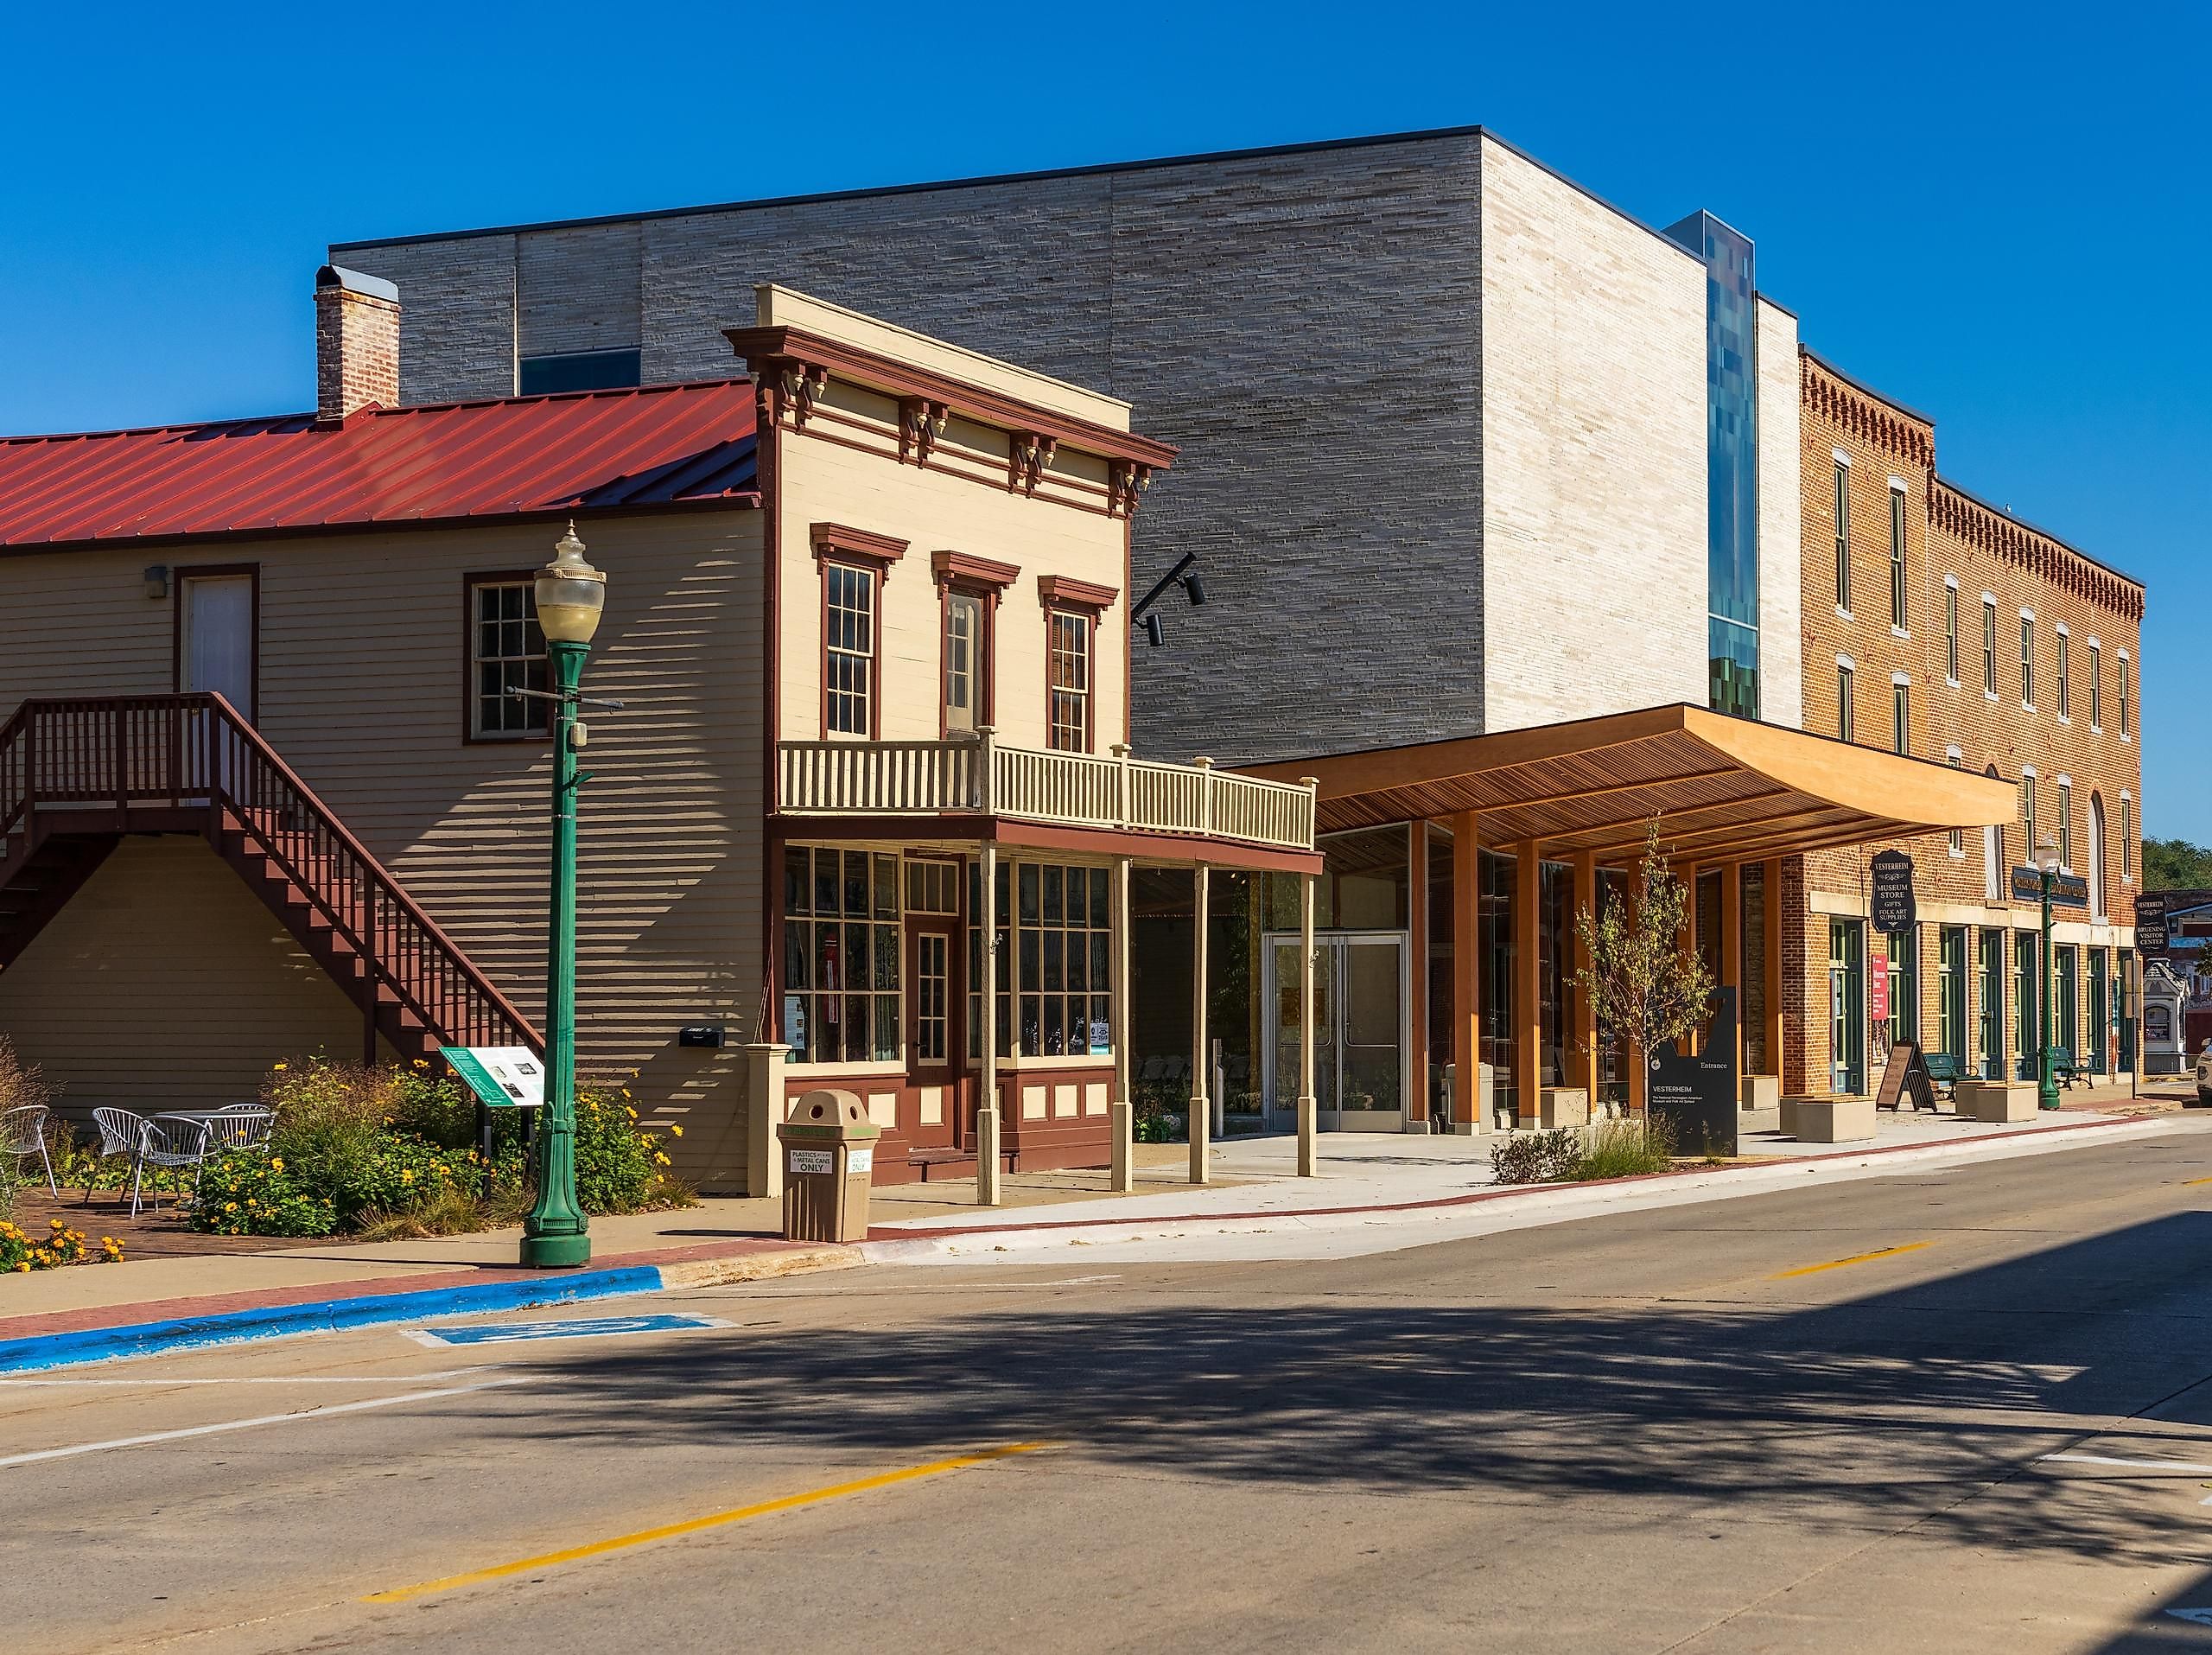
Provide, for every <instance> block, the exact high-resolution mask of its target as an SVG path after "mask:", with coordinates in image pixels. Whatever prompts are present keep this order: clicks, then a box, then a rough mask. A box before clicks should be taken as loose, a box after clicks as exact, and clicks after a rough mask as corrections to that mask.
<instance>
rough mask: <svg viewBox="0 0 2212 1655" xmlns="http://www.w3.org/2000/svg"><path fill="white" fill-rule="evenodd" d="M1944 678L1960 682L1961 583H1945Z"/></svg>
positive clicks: (1954, 682)
mask: <svg viewBox="0 0 2212 1655" xmlns="http://www.w3.org/2000/svg"><path fill="white" fill-rule="evenodd" d="M1943 676H1944V678H1947V679H1948V680H1949V681H1950V682H1951V683H1953V684H1956V683H1958V681H1959V583H1958V582H1956V581H1955V580H1952V581H1946V582H1944V583H1943Z"/></svg>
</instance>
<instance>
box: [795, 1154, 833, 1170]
mask: <svg viewBox="0 0 2212 1655" xmlns="http://www.w3.org/2000/svg"><path fill="white" fill-rule="evenodd" d="M791 1170H792V1171H793V1172H835V1171H836V1170H837V1152H836V1150H835V1149H794V1150H792V1151H791Z"/></svg>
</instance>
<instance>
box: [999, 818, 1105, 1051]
mask: <svg viewBox="0 0 2212 1655" xmlns="http://www.w3.org/2000/svg"><path fill="white" fill-rule="evenodd" d="M1111 880H1112V875H1111V874H1110V873H1109V870H1108V869H1103V868H1077V867H1069V866H1066V865H1064V864H1062V863H1036V862H1022V863H1007V862H1001V863H999V868H998V890H997V907H998V921H999V924H998V933H999V944H998V949H999V962H998V964H999V970H998V992H997V994H996V996H995V999H996V1001H997V1017H996V1022H997V1035H998V1046H999V1055H1000V1056H1001V1057H1009V1056H1013V1055H1014V1054H1015V1052H1016V1049H1017V1048H1016V1047H1015V1044H1014V1041H1015V1038H1016V1036H1017V1034H1018V1036H1019V1041H1020V1045H1019V1048H1018V1050H1019V1054H1020V1056H1023V1057H1103V1056H1104V1055H1105V1054H1106V1053H1107V1052H1108V1051H1109V1049H1110V1047H1111V1045H1112V1040H1113V1034H1112V1029H1113V1000H1112V996H1111V994H1110V991H1109V984H1110V983H1111V980H1112V979H1111V976H1110V973H1109V963H1108V962H1109V958H1110V957H1111V950H1112V928H1111V924H1112V922H1111V920H1110V918H1109V915H1110V913H1111V911H1112V903H1111V897H1110V891H1111ZM968 884H969V909H968V911H969V916H970V918H969V926H968V980H969V983H976V984H980V983H982V975H983V960H982V954H983V933H982V927H981V926H979V925H977V924H976V922H975V920H976V916H978V915H980V914H981V913H982V874H981V871H980V868H979V866H978V865H975V864H971V865H970V867H969V872H968ZM981 1023H982V995H981V993H980V992H975V991H971V992H970V994H969V997H968V1033H969V1050H971V1051H977V1052H980V1051H981V1050H982V1034H981Z"/></svg>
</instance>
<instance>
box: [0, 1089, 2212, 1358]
mask: <svg viewBox="0 0 2212 1655" xmlns="http://www.w3.org/2000/svg"><path fill="white" fill-rule="evenodd" d="M2169 1090H2171V1089H2169ZM2077 1095H2078V1097H2079V1101H2078V1102H2077V1103H2075V1104H2069V1107H2067V1108H2066V1109H2064V1110H2062V1111H2058V1112H2056V1113H2054V1114H2050V1115H2046V1116H2042V1117H2038V1118H2037V1119H2036V1120H2035V1121H2033V1122H2030V1123H2020V1124H2016V1125H2010V1126H1995V1125H1983V1124H1981V1123H1976V1122H1972V1121H1961V1120H1960V1119H1959V1118H1958V1117H1955V1116H1953V1115H1950V1114H1948V1113H1945V1114H1941V1115H1928V1114H1913V1113H1910V1112H1904V1113H1897V1114H1891V1113H1886V1112H1885V1113H1884V1114H1882V1115H1881V1116H1880V1117H1878V1126H1877V1136H1876V1139H1875V1140H1874V1142H1872V1143H1866V1144H1852V1145H1840V1146H1834V1147H1833V1148H1831V1147H1828V1146H1818V1145H1802V1144H1799V1143H1796V1142H1795V1141H1794V1140H1790V1139H1786V1138H1783V1137H1781V1136H1779V1135H1778V1134H1764V1135H1762V1136H1760V1137H1759V1138H1758V1139H1757V1140H1754V1141H1753V1142H1752V1143H1751V1144H1748V1145H1747V1146H1746V1153H1745V1155H1742V1156H1740V1157H1738V1159H1737V1160H1736V1161H1735V1162H1729V1163H1724V1164H1721V1165H1719V1166H1712V1167H1709V1166H1705V1165H1688V1166H1685V1167H1683V1168H1678V1169H1677V1170H1676V1171H1675V1172H1674V1173H1670V1174H1654V1175H1652V1176H1649V1177H1644V1178H1635V1179H1623V1180H1615V1181H1609V1182H1606V1183H1604V1184H1587V1185H1566V1186H1541V1187H1530V1186H1516V1187H1504V1188H1501V1187H1498V1186H1497V1184H1496V1182H1495V1181H1494V1180H1493V1179H1492V1177H1491V1167H1490V1154H1491V1148H1492V1146H1493V1145H1494V1144H1495V1143H1497V1141H1498V1140H1497V1138H1496V1137H1495V1136H1484V1137H1450V1136H1440V1135H1436V1136H1429V1135H1413V1134H1399V1133H1327V1134H1324V1135H1323V1137H1322V1139H1321V1168H1320V1175H1319V1176H1318V1177H1315V1178H1306V1179H1301V1178H1299V1177H1296V1176H1295V1175H1294V1155H1295V1149H1296V1145H1295V1142H1294V1140H1293V1139H1292V1138H1290V1137H1288V1136H1266V1137H1249V1138H1247V1137H1239V1138H1231V1139H1229V1140H1226V1141H1224V1142H1222V1143H1217V1145H1216V1146H1215V1147H1214V1149H1213V1151H1212V1154H1211V1172H1212V1174H1213V1181H1212V1182H1211V1183H1208V1184H1205V1185H1203V1186H1194V1185H1192V1184H1191V1183H1189V1182H1188V1181H1187V1173H1186V1168H1187V1166H1188V1151H1187V1149H1185V1147H1184V1146H1183V1145H1181V1144H1139V1145H1137V1146H1136V1149H1137V1163H1138V1164H1137V1188H1136V1190H1135V1192H1134V1193H1132V1194H1125V1195H1116V1194H1114V1193H1113V1192H1111V1191H1110V1190H1109V1189H1108V1188H1107V1187H1106V1174H1105V1173H1104V1172H1103V1171H1071V1172H1053V1173H1032V1174H1019V1175H1014V1176H1010V1177H1007V1178H1006V1179H1004V1180H1002V1181H1001V1183H1002V1189H1001V1194H1002V1197H1003V1200H1002V1202H1001V1205H1000V1206H997V1207H983V1206H978V1205H976V1192H975V1186H974V1181H972V1180H964V1181H947V1182H943V1183H936V1182H932V1183H929V1184H907V1185H899V1186H893V1187H887V1188H884V1189H880V1190H878V1191H876V1192H875V1193H874V1197H873V1200H872V1203H871V1206H872V1217H873V1218H874V1220H875V1222H874V1224H872V1225H871V1226H870V1229H869V1232H868V1243H867V1244H865V1245H864V1246H863V1247H857V1248H855V1247H833V1246H819V1245H813V1244H804V1243H791V1242H785V1241H784V1240H782V1239H781V1238H780V1234H779V1232H780V1229H781V1221H782V1220H781V1212H780V1207H779V1204H778V1203H777V1202H773V1201H767V1200H738V1199H715V1198H710V1199H709V1200H705V1201H703V1202H702V1203H701V1205H699V1206H696V1207H686V1208H681V1209H677V1210H675V1211H671V1212H664V1213H639V1214H632V1215H628V1216H622V1217H611V1218H600V1219H594V1220H593V1221H592V1238H593V1244H594V1257H593V1261H592V1264H591V1266H590V1267H589V1269H588V1270H586V1271H584V1272H540V1271H529V1270H521V1269H519V1268H518V1267H517V1266H516V1264H515V1258H516V1251H517V1246H518V1243H519V1241H520V1238H521V1232H520V1231H519V1230H518V1229H507V1230H500V1231H492V1232H486V1233H484V1234H481V1235H474V1236H451V1237H442V1238H435V1239H428V1240H414V1241H392V1242H378V1243H359V1242H356V1243H340V1244H327V1245H301V1244H296V1243H295V1244H286V1245H283V1246H276V1245H270V1246H268V1247H266V1248H265V1249H264V1250H263V1251H224V1252H219V1253H192V1254H184V1253H177V1254H171V1255H168V1256H163V1257H151V1258H140V1259H136V1260H133V1261H131V1262H129V1263H125V1264H100V1265H88V1266H79V1267H75V1268H72V1269H68V1270H51V1271H42V1272H38V1273H35V1274H32V1275H28V1276H7V1277H5V1278H0V1313H4V1314H0V1368H4V1367H7V1366H10V1365H31V1364H32V1363H33V1362H34V1361H35V1359H36V1358H37V1357H38V1355H39V1352H38V1351H37V1350H35V1348H34V1347H33V1346H31V1345H30V1344H29V1343H28V1342H27V1341H51V1340H58V1339H64V1338H67V1340H70V1342H71V1343H72V1345H73V1347H77V1348H82V1349H84V1350H86V1351H91V1350H94V1349H96V1348H98V1341H97V1340H93V1339H92V1338H91V1337H90V1336H92V1335H94V1334H99V1332H100V1331H101V1330H109V1331H110V1332H111V1333H114V1334H116V1335H117V1337H116V1339H114V1340H111V1341H110V1342H111V1345H114V1346H115V1348H109V1349H105V1351H104V1352H103V1353H104V1354H108V1355H112V1354H118V1353H125V1352H126V1351H127V1349H129V1348H137V1346H133V1345H132V1338H133V1337H135V1335H129V1334H128V1330H138V1333H139V1334H143V1335H144V1337H143V1339H140V1340H138V1344H139V1345H141V1346H145V1347H147V1348H151V1347H152V1344H151V1343H150V1342H149V1341H155V1340H157V1339H158V1340H171V1341H172V1342H173V1343H174V1344H188V1343H207V1342H213V1341H214V1340H219V1339H224V1338H229V1337H252V1336H259V1335H261V1334H269V1333H280V1332H299V1331H306V1330H308V1329H310V1328H313V1327H322V1326H330V1325H339V1324H338V1323H337V1322H334V1321H333V1320H332V1318H333V1317H340V1318H346V1317H350V1318H353V1321H350V1322H346V1324H345V1325H364V1324H365V1321H402V1320H419V1319H421V1318H422V1317H423V1316H428V1315H437V1314H461V1313H463V1312H466V1311H471V1310H478V1311H480V1310H485V1309H493V1308H519V1307H521V1306H523V1305H527V1304H533V1303H553V1302H563V1301H565V1300H571V1299H575V1298H579V1297H593V1296H607V1295H613V1294H615V1293H635V1292H645V1291H652V1290H655V1289H660V1288H669V1287H696V1286H709V1285H716V1284H720V1283H734V1282H742V1281H751V1280H757V1279H760V1278H762V1277H765V1276H780V1275H785V1274H789V1273H791V1272H793V1271H797V1270H819V1269H829V1268H837V1267H841V1266H845V1265H849V1264H859V1263H861V1262H863V1260H864V1258H872V1259H880V1260H884V1261H890V1260H906V1261H913V1262H919V1261H920V1260H921V1259H922V1258H923V1257H925V1256H935V1257H943V1258H946V1259H950V1258H952V1257H963V1258H966V1259H969V1260H970V1261H973V1260H975V1259H976V1256H977V1255H978V1254H990V1253H1004V1252H1008V1251H1018V1250H1019V1251H1027V1250H1031V1249H1033V1248H1036V1247H1039V1246H1046V1245H1049V1246H1054V1247H1065V1246H1066V1245H1069V1244H1094V1243H1096V1242H1103V1241H1107V1240H1134V1239H1147V1240H1154V1241H1157V1240H1160V1239H1164V1238H1166V1239H1173V1238H1192V1237H1197V1238H1201V1244H1200V1245H1199V1246H1198V1250H1196V1251H1185V1252H1183V1253H1182V1254H1180V1255H1179V1256H1183V1257H1208V1256H1211V1255H1209V1253H1208V1252H1207V1251H1205V1248H1204V1245H1203V1238H1209V1237H1228V1236H1233V1235H1238V1234H1245V1235H1249V1234H1251V1233H1254V1232H1268V1231H1269V1230H1270V1229H1271V1228H1272V1229H1273V1230H1274V1231H1276V1232H1280V1231H1281V1230H1283V1229H1284V1228H1285V1227H1286V1226H1288V1227H1294V1228H1295V1229H1297V1230H1298V1231H1300V1232H1308V1233H1311V1232H1319V1231H1320V1230H1325V1229H1329V1228H1338V1227H1342V1226H1344V1225H1357V1226H1358V1227H1360V1228H1363V1229H1366V1230H1370V1231H1372V1230H1375V1229H1376V1228H1378V1227H1383V1226H1389V1225H1404V1224H1408V1223H1410V1224H1415V1225H1421V1224H1427V1223H1432V1222H1433V1221H1434V1220H1436V1219H1440V1218H1453V1217H1455V1216H1458V1217H1464V1216H1465V1209H1467V1208H1470V1207H1472V1206H1476V1205H1478V1204H1479V1205H1483V1206H1485V1207H1486V1208H1491V1209H1496V1210H1495V1211H1492V1212H1490V1213H1486V1215H1485V1217H1484V1225H1485V1226H1486V1227H1503V1225H1509V1224H1510V1225H1518V1224H1520V1223H1523V1222H1549V1221H1552V1218H1553V1217H1559V1216H1580V1214H1581V1213H1583V1212H1585V1211H1590V1210H1595V1209H1596V1208H1597V1207H1599V1206H1607V1205H1613V1206H1620V1205H1649V1204H1652V1203H1653V1202H1655V1201H1660V1200H1665V1201H1672V1200H1697V1199H1712V1198H1713V1196H1712V1195H1711V1194H1707V1192H1718V1191H1724V1190H1725V1191H1727V1192H1728V1193H1737V1192H1738V1191H1740V1193H1745V1194H1748V1193H1751V1189H1752V1188H1753V1187H1765V1185H1766V1184H1767V1183H1768V1182H1769V1181H1765V1180H1756V1181H1753V1182H1749V1183H1747V1182H1745V1180H1746V1179H1747V1177H1751V1175H1752V1174H1757V1173H1758V1172H1760V1171H1761V1170H1763V1169H1764V1170H1782V1171H1787V1170H1789V1169H1799V1168H1802V1169H1806V1170H1813V1169H1815V1168H1821V1167H1823V1166H1826V1167H1828V1168H1832V1169H1834V1170H1835V1171H1837V1172H1844V1171H1847V1170H1848V1169H1851V1168H1861V1167H1872V1166H1878V1164H1880V1163H1881V1162H1885V1161H1887V1160H1889V1159H1890V1158H1891V1157H1893V1156H1899V1155H1902V1156H1904V1157H1905V1158H1907V1159H1914V1160H1916V1159H1923V1158H1926V1157H1928V1156H1942V1157H1948V1158H1955V1157H1956V1155H1958V1153H1959V1152H1961V1151H1962V1150H1971V1149H1973V1148H1974V1146H1976V1145H1985V1146H1986V1149H1987V1151H1988V1152H1989V1153H1992V1154H2016V1153H2035V1152H2040V1151H2041V1150H2043V1149H2062V1148H2067V1147H2071V1146H2072V1145H2073V1144H2075V1143H2088V1142H2094V1141H2096V1140H2098V1139H2099V1138H2101V1137H2102V1136H2103V1135H2104V1134H2105V1133H2106V1132H2122V1133H2129V1134H2130V1135H2133V1133H2132V1132H2130V1128H2131V1123H2133V1130H2134V1131H2138V1132H2139V1131H2142V1130H2164V1129H2161V1128H2159V1127H2158V1124H2157V1123H2156V1122H2155V1121H2151V1120H2145V1119H2144V1118H2142V1117H2156V1116H2159V1115H2168V1116H2171V1115H2175V1114H2177V1113H2178V1112H2179V1108H2180V1104H2181V1100H2182V1098H2183V1095H2184V1094H2183V1093H2182V1092H2171V1095H2170V1096H2153V1097H2145V1098H2141V1099H2139V1100H2131V1099H2130V1098H2128V1097H2127V1096H2126V1093H2125V1092H2120V1093H2119V1094H2117V1095H2113V1094H2112V1093H2110V1092H2107V1093H2104V1094H2090V1093H2086V1092H2084V1093H2081V1094H2077ZM2190 1095H2192V1096H2193V1094H2190ZM1508 1207H1510V1208H1512V1209H1513V1211H1514V1213H1515V1216H1513V1217H1511V1218H1510V1219H1509V1218H1507V1217H1506V1213H1505V1209H1507V1208H1508ZM60 1210H63V1211H69V1210H70V1209H68V1208H66V1207H65V1208H63V1209H60ZM99 1210H100V1209H99V1207H98V1206H95V1207H94V1208H93V1209H92V1211H91V1212H90V1213H87V1214H86V1216H85V1217H84V1218H82V1219H74V1220H73V1221H75V1222H77V1223H78V1224H79V1227H81V1228H85V1229H86V1230H87V1231H90V1232H97V1231H98V1227H99V1225H98V1215H99ZM1540 1214H1548V1215H1551V1216H1539V1215H1540ZM1424 1239H1426V1238H1425V1237H1414V1236H1408V1237H1407V1238H1403V1239H1402V1240H1401V1241H1399V1242H1398V1243H1396V1244H1400V1245H1418V1244H1422V1241H1423V1240H1424ZM1215 1251H1217V1253H1219V1254H1220V1255H1221V1256H1224V1257H1226V1256H1230V1255H1232V1254H1235V1253H1236V1252H1237V1251H1238V1250H1237V1249H1236V1248H1235V1247H1233V1246H1227V1245H1217V1247H1216V1250H1215ZM170 1330H175V1331H174V1332H172V1331H170ZM68 1359H73V1360H88V1359H97V1358H96V1357H95V1356H93V1355H79V1356H74V1357H71V1358H68Z"/></svg>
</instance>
